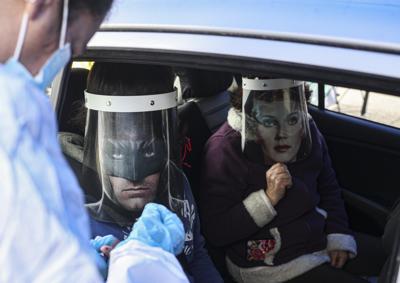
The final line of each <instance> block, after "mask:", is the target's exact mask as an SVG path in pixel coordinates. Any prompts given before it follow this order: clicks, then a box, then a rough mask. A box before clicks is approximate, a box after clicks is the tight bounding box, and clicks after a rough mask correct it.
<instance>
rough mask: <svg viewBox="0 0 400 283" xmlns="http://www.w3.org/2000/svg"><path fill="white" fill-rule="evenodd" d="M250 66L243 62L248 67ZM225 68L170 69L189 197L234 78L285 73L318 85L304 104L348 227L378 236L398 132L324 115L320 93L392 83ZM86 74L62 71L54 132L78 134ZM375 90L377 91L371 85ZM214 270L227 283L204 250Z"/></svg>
mask: <svg viewBox="0 0 400 283" xmlns="http://www.w3.org/2000/svg"><path fill="white" fill-rule="evenodd" d="M150 63H153V62H150ZM249 64H250V63H249ZM249 64H248V65H247V66H246V65H245V64H242V65H241V66H242V67H243V69H241V68H240V64H237V65H236V67H232V68H229V67H226V66H222V67H221V66H220V67H218V66H217V64H214V65H210V67H209V68H207V67H205V66H204V65H201V66H196V67H193V65H191V66H188V65H184V64H176V65H174V64H171V67H173V69H174V70H175V73H176V75H177V78H178V79H179V81H180V88H181V90H180V92H181V93H182V102H181V104H180V105H179V107H178V116H179V120H180V124H179V129H180V134H181V143H182V149H181V153H182V154H181V158H182V168H183V169H184V171H185V173H186V175H187V177H188V179H189V181H190V183H191V186H192V190H193V194H194V196H195V198H196V197H197V195H198V190H199V189H200V188H199V186H198V185H199V176H200V170H201V164H200V162H201V158H202V149H203V146H204V144H205V142H206V141H207V139H208V138H209V137H210V136H211V135H212V133H213V132H215V131H216V130H217V129H218V128H219V126H221V125H222V124H223V123H224V122H225V121H226V117H227V112H228V109H229V107H230V94H231V92H232V91H234V89H235V87H237V84H239V83H240V82H239V80H240V77H241V75H242V74H249V72H251V74H254V75H265V76H268V75H270V76H274V75H275V76H276V75H280V76H282V75H285V76H286V77H291V76H292V77H293V78H295V79H304V80H306V81H309V82H315V83H317V84H318V93H317V95H318V98H319V100H318V105H311V104H309V105H308V110H309V113H310V114H311V116H312V117H313V119H314V120H315V121H316V124H317V125H318V127H319V129H320V131H321V132H322V134H323V135H324V137H325V139H326V141H327V144H328V148H329V152H330V156H331V158H332V162H333V167H334V169H335V171H336V174H337V178H338V180H339V183H340V185H341V187H342V188H343V198H344V200H345V204H346V209H347V212H348V215H349V220H350V226H351V228H352V229H353V230H354V231H357V232H364V233H367V234H370V235H375V236H381V235H382V234H383V231H384V227H385V224H386V221H387V218H388V215H389V212H390V210H391V208H392V207H393V206H394V205H395V203H396V201H397V199H398V198H399V189H398V168H399V167H398V164H400V142H399V141H400V129H398V128H395V127H391V126H387V125H383V124H379V123H375V122H372V121H368V120H365V119H360V118H357V117H352V116H349V115H346V114H343V113H337V112H333V111H330V110H327V109H326V108H325V106H324V87H325V85H326V84H334V85H339V86H344V87H358V88H363V89H365V90H379V91H386V92H387V93H389V92H390V91H389V90H390V89H391V86H392V83H391V82H385V81H384V80H383V81H379V78H375V79H374V80H372V81H371V80H365V77H364V76H362V75H360V76H357V74H356V75H354V74H353V76H352V77H350V78H349V77H346V78H345V74H344V73H340V71H336V72H334V73H331V74H330V75H331V76H329V73H328V74H327V73H325V74H323V75H315V74H316V73H318V72H320V70H311V71H310V68H309V67H307V68H304V69H302V70H303V72H300V70H298V69H290V68H289V67H288V68H289V69H285V70H284V71H283V70H281V69H279V68H278V67H276V68H274V67H273V66H270V67H269V68H266V67H265V66H264V67H261V66H259V67H258V68H257V67H254V66H257V65H254V64H256V63H254V62H251V66H253V67H251V68H250V67H249ZM259 65H261V64H259ZM87 75H88V70H87V69H83V68H71V67H70V68H68V69H67V71H66V72H65V73H64V82H65V83H63V84H62V86H63V87H62V88H61V89H60V99H59V102H58V104H57V107H56V113H57V118H58V123H59V131H60V133H62V132H70V133H75V134H77V135H80V136H83V132H82V128H80V127H77V126H76V124H74V123H71V119H72V117H73V115H75V114H76V112H74V111H76V108H77V107H76V101H81V103H82V104H83V103H84V96H83V95H84V94H83V92H84V90H85V88H86V79H87ZM378 83H380V84H379V86H377V84H378ZM374 86H375V87H374ZM66 159H67V160H68V162H69V164H70V165H71V167H72V168H73V170H74V172H75V173H76V175H77V177H78V180H79V182H80V183H81V186H82V188H83V189H84V191H85V195H86V197H87V199H97V198H99V196H98V195H96V194H95V192H93V191H92V190H91V189H90V188H89V187H88V186H87V183H88V182H87V180H82V177H81V163H80V161H79V160H77V158H73V157H71V156H68V155H67V156H66ZM207 248H208V249H209V253H210V255H211V256H212V259H213V260H214V262H215V264H216V267H217V268H218V269H219V271H220V273H221V274H222V276H223V277H224V279H225V281H226V282H229V281H230V280H231V279H230V278H229V275H228V273H227V270H226V267H225V264H224V254H223V252H222V251H221V249H218V248H216V247H213V246H212V245H210V244H209V243H208V244H207Z"/></svg>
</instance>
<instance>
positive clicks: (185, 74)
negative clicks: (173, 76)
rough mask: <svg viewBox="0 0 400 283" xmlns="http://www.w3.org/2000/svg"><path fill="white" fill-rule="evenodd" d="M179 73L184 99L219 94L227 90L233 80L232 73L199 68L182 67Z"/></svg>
mask: <svg viewBox="0 0 400 283" xmlns="http://www.w3.org/2000/svg"><path fill="white" fill-rule="evenodd" d="M177 75H178V76H179V78H180V84H181V88H182V94H183V98H184V99H187V98H198V97H209V96H213V95H217V94H219V93H221V92H223V91H226V90H227V89H228V88H229V87H230V86H231V84H232V80H233V75H232V74H230V73H225V72H217V71H206V70H198V69H181V70H179V71H178V72H177Z"/></svg>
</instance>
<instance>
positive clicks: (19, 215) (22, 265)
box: [0, 65, 186, 283]
mask: <svg viewBox="0 0 400 283" xmlns="http://www.w3.org/2000/svg"><path fill="white" fill-rule="evenodd" d="M0 88H1V90H0V180H1V189H0V211H1V213H0V251H1V252H0V266H1V272H0V282H7V283H12V282H18V283H19V282H102V281H103V280H102V278H101V276H100V274H99V272H98V270H97V267H96V264H95V260H94V257H92V253H93V252H94V250H91V247H90V246H89V222H88V216H87V214H86V210H85V207H84V199H83V194H82V192H81V189H80V187H79V185H78V183H77V180H76V178H75V176H74V174H73V172H72V170H71V169H70V168H69V166H68V164H67V163H66V161H65V159H64V157H63V154H62V152H61V149H60V146H59V144H58V142H57V137H56V134H57V126H56V118H55V115H54V112H53V110H52V108H51V104H50V101H49V99H48V97H46V95H45V94H44V93H43V92H42V91H41V90H40V89H39V88H38V87H37V85H36V84H35V83H34V82H33V80H32V78H31V76H30V74H28V73H27V71H26V70H25V69H23V68H20V69H17V68H8V67H5V65H0ZM125 246H126V247H125ZM130 247H132V246H131V245H124V246H123V248H121V249H119V253H118V257H117V258H118V260H111V261H110V262H111V266H110V272H109V275H110V276H111V277H110V279H112V278H114V277H113V273H114V272H116V273H117V272H118V273H120V271H122V270H124V272H123V273H122V274H126V278H127V279H126V280H125V281H123V282H131V281H129V278H133V277H129V276H132V274H130V273H129V272H128V273H126V272H125V271H126V270H127V268H129V267H132V269H130V270H131V271H135V272H134V273H138V274H137V276H136V277H137V279H139V278H140V280H138V281H135V282H154V281H147V280H146V276H142V275H140V274H139V273H140V272H141V270H143V272H146V273H147V272H149V269H150V270H151V271H152V272H153V274H157V272H158V267H160V270H161V271H160V272H167V273H168V272H169V271H168V270H166V268H167V269H168V268H169V267H174V269H173V270H171V274H172V275H171V276H169V277H166V278H169V282H185V281H184V280H183V279H182V276H183V278H186V277H184V275H183V272H182V270H181V269H180V266H179V263H178V262H177V261H176V259H175V257H174V256H172V255H171V254H170V257H168V256H164V257H161V258H162V260H161V262H163V260H165V262H164V263H165V264H163V265H159V264H158V265H157V264H151V263H150V262H151V257H148V258H146V260H147V263H146V264H142V263H143V262H141V260H140V259H139V258H138V257H135V256H134V253H133V252H132V250H129V251H128V249H129V248H130ZM133 247H134V246H133ZM124 250H125V251H126V254H127V257H126V258H125V257H124V256H123V255H124ZM121 252H122V254H121ZM141 253H142V252H141ZM153 254H154V251H153ZM153 259H157V257H154V258H153ZM121 260H123V264H121V268H119V262H121ZM157 261H158V262H160V259H157ZM150 264H151V268H147V267H148V266H150ZM157 266H158V267H157ZM143 267H145V268H144V269H143ZM176 270H178V271H179V270H180V272H181V273H182V274H180V275H179V276H177V275H178V274H179V272H178V273H177V272H176ZM146 273H143V274H146ZM160 274H163V273H160ZM120 275H121V274H120ZM120 275H119V276H120ZM141 280H146V281H141ZM163 282H168V281H165V280H164V281H163Z"/></svg>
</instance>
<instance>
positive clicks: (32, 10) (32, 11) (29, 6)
mask: <svg viewBox="0 0 400 283" xmlns="http://www.w3.org/2000/svg"><path fill="white" fill-rule="evenodd" d="M57 1H60V0H25V3H26V4H25V11H27V12H28V15H29V19H30V20H35V19H37V18H38V17H40V15H41V14H42V13H43V12H44V11H45V10H46V9H48V8H49V7H50V6H51V5H55V4H56V3H55V2H57Z"/></svg>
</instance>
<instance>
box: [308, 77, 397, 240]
mask: <svg viewBox="0 0 400 283" xmlns="http://www.w3.org/2000/svg"><path fill="white" fill-rule="evenodd" d="M319 87H320V88H321V89H322V88H323V87H324V85H323V84H320V85H319ZM322 93H324V94H325V91H323V92H322ZM352 95H357V93H353V94H352ZM364 95H366V94H364ZM320 97H321V98H322V97H325V95H323V96H320ZM392 98H395V100H393V101H394V102H396V99H398V101H400V97H394V96H392ZM321 100H323V99H319V102H318V105H310V107H309V111H310V113H311V115H312V117H313V118H314V120H315V121H316V122H317V124H318V127H319V129H320V131H321V132H322V134H323V135H324V137H325V139H326V141H327V144H328V148H329V152H330V155H331V158H332V163H333V167H334V169H335V171H336V174H337V177H338V180H339V183H340V184H341V186H342V187H343V189H344V193H343V196H344V199H345V201H346V206H347V210H348V213H349V217H350V225H351V227H352V228H353V229H354V230H356V231H359V232H366V233H369V234H374V235H378V236H379V235H381V234H382V232H383V228H384V225H385V223H386V220H387V216H388V212H389V211H390V209H391V208H392V206H393V205H394V204H395V203H396V201H397V199H398V198H399V192H400V190H399V185H398V176H399V170H398V168H399V164H400V129H399V128H397V127H394V126H390V125H387V124H383V123H385V121H382V123H377V122H373V121H371V120H368V119H365V118H359V117H354V116H351V115H348V113H347V114H346V111H345V110H343V109H342V111H338V107H336V108H335V107H333V108H335V110H334V111H332V110H329V109H328V107H325V101H326V98H325V99H324V102H323V103H321ZM369 103H370V105H368V107H369V108H370V110H367V111H374V110H375V109H376V107H373V106H374V105H371V103H379V100H378V102H377V100H375V101H369ZM365 105H366V104H365ZM365 105H354V107H359V110H360V115H358V116H362V111H363V108H364V111H365ZM339 108H340V107H339ZM383 111H384V109H383ZM384 116H385V115H383V116H382V117H384ZM386 117H387V115H386ZM399 117H400V115H398V117H397V118H399Z"/></svg>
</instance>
